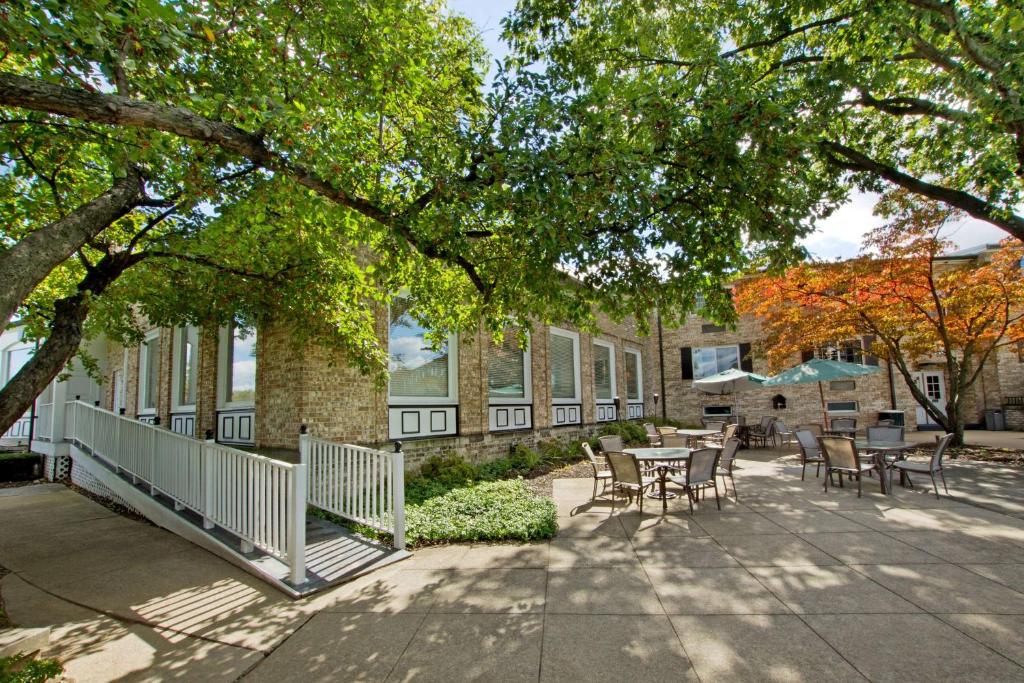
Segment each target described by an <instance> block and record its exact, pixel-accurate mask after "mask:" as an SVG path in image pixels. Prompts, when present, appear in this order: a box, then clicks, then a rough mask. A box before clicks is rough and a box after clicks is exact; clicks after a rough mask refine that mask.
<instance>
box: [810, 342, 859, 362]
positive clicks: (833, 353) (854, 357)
mask: <svg viewBox="0 0 1024 683" xmlns="http://www.w3.org/2000/svg"><path fill="white" fill-rule="evenodd" d="M814 357H815V358H821V359H823V360H838V361H843V362H844V363H863V362H864V349H863V348H861V343H860V340H859V339H845V340H843V341H838V342H831V343H829V344H822V345H821V346H819V347H817V348H816V349H815V350H814Z"/></svg>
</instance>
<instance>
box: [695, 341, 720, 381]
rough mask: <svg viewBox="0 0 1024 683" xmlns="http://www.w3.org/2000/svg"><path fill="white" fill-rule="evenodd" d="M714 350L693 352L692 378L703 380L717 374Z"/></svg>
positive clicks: (705, 349) (699, 349) (700, 349)
mask: <svg viewBox="0 0 1024 683" xmlns="http://www.w3.org/2000/svg"><path fill="white" fill-rule="evenodd" d="M716 363H717V360H716V356H715V349H714V348H711V347H708V348H696V349H694V350H693V378H694V379H703V378H704V377H710V376H711V375H713V374H715V373H716V372H718V369H717V365H716Z"/></svg>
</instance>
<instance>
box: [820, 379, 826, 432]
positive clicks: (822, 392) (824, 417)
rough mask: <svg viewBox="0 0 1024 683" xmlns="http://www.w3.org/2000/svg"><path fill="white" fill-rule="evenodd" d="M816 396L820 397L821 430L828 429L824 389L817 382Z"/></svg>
mask: <svg viewBox="0 0 1024 683" xmlns="http://www.w3.org/2000/svg"><path fill="white" fill-rule="evenodd" d="M818 396H820V397H821V425H822V429H828V411H827V410H825V389H824V387H822V386H821V382H818Z"/></svg>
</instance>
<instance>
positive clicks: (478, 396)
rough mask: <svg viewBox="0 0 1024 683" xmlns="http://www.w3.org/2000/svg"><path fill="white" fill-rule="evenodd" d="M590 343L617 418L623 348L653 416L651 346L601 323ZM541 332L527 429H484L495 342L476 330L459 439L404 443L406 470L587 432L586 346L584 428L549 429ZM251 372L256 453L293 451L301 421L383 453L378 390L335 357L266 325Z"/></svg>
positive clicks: (464, 360)
mask: <svg viewBox="0 0 1024 683" xmlns="http://www.w3.org/2000/svg"><path fill="white" fill-rule="evenodd" d="M601 329H602V333H601V334H600V335H597V336H598V338H600V339H603V340H606V341H609V342H612V343H613V344H614V345H615V363H616V385H617V386H616V389H617V392H618V393H619V394H620V396H621V397H622V401H623V410H625V370H624V367H625V366H624V363H625V360H624V357H623V347H624V344H628V345H629V346H630V347H631V348H636V349H639V350H640V351H641V354H642V359H643V373H644V398H645V401H646V410H647V412H648V413H649V414H650V413H653V410H654V402H653V393H654V391H658V389H657V388H656V381H657V380H656V378H657V377H658V371H657V365H656V358H655V356H656V354H653V353H652V352H651V347H652V341H653V340H651V339H649V338H640V337H638V336H637V335H636V332H635V329H634V326H633V325H632V324H620V325H616V324H613V323H612V322H611V321H609V320H607V319H602V320H601ZM378 332H379V334H380V336H381V340H382V342H383V340H384V339H385V334H386V321H384V320H383V317H381V326H380V330H379V331H378ZM548 334H549V333H548V329H547V327H545V326H537V328H536V329H535V330H534V331H533V334H532V335H531V342H532V343H531V349H530V352H531V373H532V391H533V419H534V429H533V430H526V431H515V432H496V433H491V432H489V430H488V407H489V406H488V401H487V368H488V364H489V359H490V356H491V354H492V353H493V343H492V342H491V340H490V338H489V336H488V335H487V334H486V333H485V332H484V331H483V330H482V329H480V330H477V332H476V333H470V334H462V335H460V338H459V344H458V360H459V362H458V367H459V370H458V390H459V435H458V436H457V437H447V438H439V439H406V440H404V441H403V445H404V450H405V451H406V453H407V454H409V458H410V461H418V460H422V459H423V458H425V457H428V456H429V455H430V454H432V453H438V452H442V451H446V450H458V451H460V452H462V453H464V454H465V455H466V456H467V457H470V458H474V459H479V458H481V457H498V456H499V455H503V454H506V453H508V450H509V445H510V444H511V443H512V442H519V443H530V444H532V443H535V442H536V441H537V439H539V438H549V437H558V438H563V437H564V438H568V437H572V438H577V436H578V435H581V434H590V433H592V432H593V431H594V427H593V425H591V424H589V423H592V422H593V420H594V412H595V411H594V401H593V396H594V392H593V365H592V363H593V356H592V353H591V341H592V337H591V336H590V335H587V334H581V335H580V360H581V364H580V370H581V373H580V374H581V395H582V404H583V419H584V422H585V423H586V424H585V425H583V426H578V425H574V426H566V427H557V428H552V427H551V403H550V374H549V370H548V359H547V355H548ZM257 353H258V371H257V399H256V422H257V447H259V448H267V449H279V448H284V449H295V448H297V444H298V429H299V425H300V423H301V422H303V421H304V422H306V423H307V424H308V426H309V430H310V433H311V434H313V435H315V436H317V437H320V438H325V439H329V440H332V441H345V442H352V443H360V444H372V445H375V446H378V447H381V448H385V449H390V447H391V445H390V442H389V440H388V403H387V394H386V390H385V389H383V388H378V387H376V386H375V385H374V383H373V381H372V379H370V378H367V377H364V376H362V375H361V374H360V373H359V372H358V371H357V370H355V369H353V368H351V367H350V366H348V365H347V364H346V363H345V359H344V358H343V357H342V356H340V355H334V354H332V353H331V352H330V351H328V350H326V349H323V348H320V347H317V346H316V345H313V344H309V345H306V346H304V347H302V348H297V347H295V346H294V344H293V343H292V341H291V338H290V334H289V332H288V331H287V330H286V329H284V328H280V327H275V326H273V325H267V326H265V328H264V329H261V330H260V336H259V341H258V348H257Z"/></svg>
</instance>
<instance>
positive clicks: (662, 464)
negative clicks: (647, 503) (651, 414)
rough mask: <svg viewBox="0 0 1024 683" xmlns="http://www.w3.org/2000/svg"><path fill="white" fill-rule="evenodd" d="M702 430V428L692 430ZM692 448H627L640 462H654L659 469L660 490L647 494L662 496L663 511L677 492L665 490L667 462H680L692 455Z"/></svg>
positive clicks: (656, 496) (652, 496) (627, 451)
mask: <svg viewBox="0 0 1024 683" xmlns="http://www.w3.org/2000/svg"><path fill="white" fill-rule="evenodd" d="M690 431H701V430H690ZM691 450H692V449H690V448H627V449H625V450H624V452H625V453H629V454H630V455H633V456H635V457H636V459H637V460H638V461H640V462H645V463H654V465H655V466H656V467H657V470H658V484H659V489H660V491H659V492H658V493H655V492H653V491H652V492H651V493H649V494H647V495H648V496H649V497H651V498H661V511H662V512H667V511H668V499H669V498H675V497H676V495H677V494H675V493H672V492H671V491H666V490H665V483H666V482H667V481H668V471H669V465H667V464H666V463H678V462H680V461H685V460H686V459H687V458H689V457H690V451H691Z"/></svg>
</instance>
